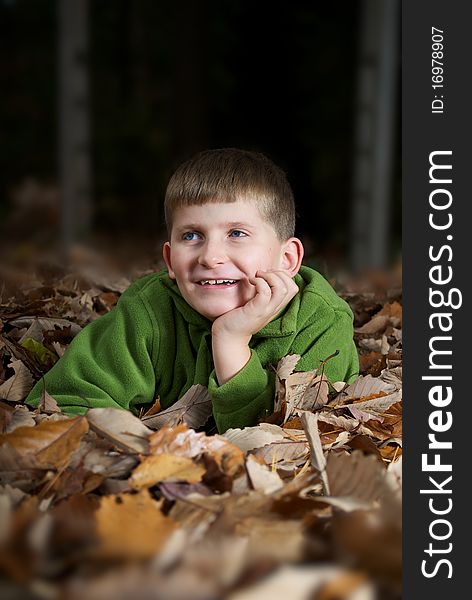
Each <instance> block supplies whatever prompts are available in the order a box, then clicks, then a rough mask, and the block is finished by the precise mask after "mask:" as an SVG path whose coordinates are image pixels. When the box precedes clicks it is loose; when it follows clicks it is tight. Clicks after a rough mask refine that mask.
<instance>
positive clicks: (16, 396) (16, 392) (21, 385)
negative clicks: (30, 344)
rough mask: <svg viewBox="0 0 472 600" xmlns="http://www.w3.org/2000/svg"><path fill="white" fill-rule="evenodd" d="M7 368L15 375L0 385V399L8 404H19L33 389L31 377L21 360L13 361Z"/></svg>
mask: <svg viewBox="0 0 472 600" xmlns="http://www.w3.org/2000/svg"><path fill="white" fill-rule="evenodd" d="M8 366H9V367H10V368H12V369H13V370H14V372H15V374H14V375H12V376H11V377H10V378H9V379H7V380H6V381H4V382H3V383H2V385H0V398H2V399H3V400H8V401H9V402H20V401H22V400H23V399H24V398H25V397H26V396H27V395H28V394H29V392H30V391H31V389H32V388H33V383H34V382H33V377H32V375H31V373H30V371H29V369H28V368H27V367H25V365H24V364H23V362H22V361H21V360H15V359H13V360H12V361H11V362H10V364H9V365H8Z"/></svg>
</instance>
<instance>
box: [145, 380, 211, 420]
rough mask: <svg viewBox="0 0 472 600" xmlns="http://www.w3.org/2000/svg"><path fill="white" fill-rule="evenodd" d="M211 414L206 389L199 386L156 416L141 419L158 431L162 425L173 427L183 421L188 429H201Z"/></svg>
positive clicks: (192, 388)
mask: <svg viewBox="0 0 472 600" xmlns="http://www.w3.org/2000/svg"><path fill="white" fill-rule="evenodd" d="M211 414H212V405H211V400H210V397H209V395H208V389H207V388H206V387H205V386H203V385H200V384H197V385H192V387H191V388H190V389H189V390H188V391H187V392H186V393H185V394H184V395H183V396H182V398H180V399H179V400H177V402H174V404H173V405H172V406H169V408H166V409H165V410H161V412H159V413H158V414H157V415H151V416H148V417H143V422H144V423H145V424H146V425H147V426H148V427H151V428H152V429H160V428H161V427H163V426H164V425H170V426H172V425H175V424H177V423H178V422H179V421H183V422H184V423H186V424H187V425H188V426H189V427H192V428H193V429H198V428H199V427H203V425H205V423H206V422H207V421H208V419H209V417H210V415H211Z"/></svg>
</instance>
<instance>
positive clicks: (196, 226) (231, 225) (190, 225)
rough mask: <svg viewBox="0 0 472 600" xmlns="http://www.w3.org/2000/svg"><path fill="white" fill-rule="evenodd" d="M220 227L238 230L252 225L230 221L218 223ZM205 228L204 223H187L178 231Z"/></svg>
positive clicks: (178, 228)
mask: <svg viewBox="0 0 472 600" xmlns="http://www.w3.org/2000/svg"><path fill="white" fill-rule="evenodd" d="M218 225H220V226H221V227H224V228H228V229H231V228H237V227H244V228H246V229H247V228H250V227H251V225H250V224H249V223H244V222H243V221H230V222H227V223H218ZM204 226H205V224H203V225H202V223H187V224H186V225H181V226H179V227H177V228H176V229H177V230H178V231H183V230H187V229H197V230H198V229H202V228H203V227H204Z"/></svg>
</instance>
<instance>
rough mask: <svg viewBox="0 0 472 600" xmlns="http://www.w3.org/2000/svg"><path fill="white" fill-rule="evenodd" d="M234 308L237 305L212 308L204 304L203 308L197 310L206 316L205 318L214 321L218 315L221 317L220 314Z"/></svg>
mask: <svg viewBox="0 0 472 600" xmlns="http://www.w3.org/2000/svg"><path fill="white" fill-rule="evenodd" d="M202 308H203V307H202ZM235 308H238V307H237V306H220V307H217V306H215V307H214V308H210V307H208V306H205V307H204V308H203V310H201V311H200V310H199V311H198V312H199V313H200V314H201V315H203V316H204V317H206V318H207V319H210V321H214V320H215V319H217V318H218V317H221V315H224V314H226V313H227V312H229V311H230V310H233V309H235Z"/></svg>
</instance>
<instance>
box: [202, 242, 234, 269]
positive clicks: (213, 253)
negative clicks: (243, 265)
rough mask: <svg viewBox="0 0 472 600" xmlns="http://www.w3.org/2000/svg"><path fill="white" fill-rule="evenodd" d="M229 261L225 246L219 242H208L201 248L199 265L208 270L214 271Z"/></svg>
mask: <svg viewBox="0 0 472 600" xmlns="http://www.w3.org/2000/svg"><path fill="white" fill-rule="evenodd" d="M227 260H228V257H227V256H226V253H225V250H224V246H223V245H222V244H220V243H219V242H218V241H217V240H207V241H206V242H205V244H204V245H203V246H202V248H201V252H200V256H199V257H198V263H199V264H200V265H202V266H203V267H206V268H208V269H213V268H215V267H216V266H218V265H222V264H224V263H225V262H226V261H227Z"/></svg>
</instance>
